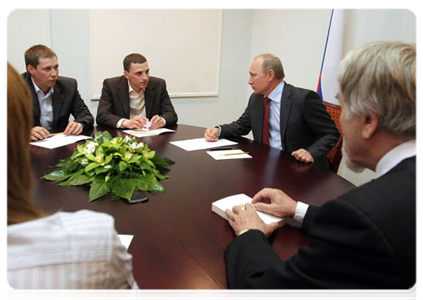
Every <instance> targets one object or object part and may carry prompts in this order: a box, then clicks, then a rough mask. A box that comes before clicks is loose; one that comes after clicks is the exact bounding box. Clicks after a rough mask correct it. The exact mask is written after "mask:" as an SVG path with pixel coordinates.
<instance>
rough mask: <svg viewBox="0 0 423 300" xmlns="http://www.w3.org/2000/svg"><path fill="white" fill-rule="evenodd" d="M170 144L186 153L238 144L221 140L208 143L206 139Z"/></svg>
mask: <svg viewBox="0 0 423 300" xmlns="http://www.w3.org/2000/svg"><path fill="white" fill-rule="evenodd" d="M170 143H171V144H173V145H175V146H176V147H179V148H182V149H184V150H186V151H194V150H202V149H209V148H214V147H222V146H229V145H236V144H238V143H237V142H232V141H229V140H227V139H219V140H217V141H216V142H207V141H206V139H205V138H198V139H192V140H183V141H176V142H170Z"/></svg>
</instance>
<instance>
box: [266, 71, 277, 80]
mask: <svg viewBox="0 0 423 300" xmlns="http://www.w3.org/2000/svg"><path fill="white" fill-rule="evenodd" d="M267 74H268V75H269V81H272V80H273V79H275V71H274V70H269V71H267Z"/></svg>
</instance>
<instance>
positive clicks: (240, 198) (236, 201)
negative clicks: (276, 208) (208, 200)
mask: <svg viewBox="0 0 423 300" xmlns="http://www.w3.org/2000/svg"><path fill="white" fill-rule="evenodd" d="M252 200H253V199H252V198H250V197H248V196H247V195H245V194H237V195H233V196H229V197H226V198H223V199H220V200H217V201H215V202H213V203H212V211H213V212H215V213H216V214H218V215H219V216H221V217H222V218H224V219H226V220H227V219H228V217H227V216H226V213H225V210H226V209H230V210H232V208H233V207H234V206H237V205H244V204H246V203H251V201H252ZM257 214H258V215H259V216H260V218H261V219H262V220H263V222H264V223H266V224H270V223H272V222H279V223H280V224H281V225H282V224H284V222H285V219H283V218H278V217H275V216H273V215H270V214H267V213H264V212H260V211H257Z"/></svg>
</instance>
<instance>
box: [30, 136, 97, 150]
mask: <svg viewBox="0 0 423 300" xmlns="http://www.w3.org/2000/svg"><path fill="white" fill-rule="evenodd" d="M88 139H91V137H90V136H86V135H64V134H63V133H61V134H58V135H54V136H52V137H48V138H46V139H43V140H39V141H36V142H31V143H30V144H31V145H33V146H38V147H43V148H48V149H54V148H58V147H62V146H66V145H70V144H73V143H76V142H79V141H82V140H88Z"/></svg>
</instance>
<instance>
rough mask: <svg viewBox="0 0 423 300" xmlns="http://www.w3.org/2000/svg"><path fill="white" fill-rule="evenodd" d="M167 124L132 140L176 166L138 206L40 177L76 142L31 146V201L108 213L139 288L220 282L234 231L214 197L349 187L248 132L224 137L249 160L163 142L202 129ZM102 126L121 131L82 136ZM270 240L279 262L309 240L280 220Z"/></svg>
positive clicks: (309, 198) (320, 195) (301, 195)
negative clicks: (126, 239) (128, 238)
mask: <svg viewBox="0 0 423 300" xmlns="http://www.w3.org/2000/svg"><path fill="white" fill-rule="evenodd" d="M171 129H174V130H176V132H175V133H164V134H161V135H159V136H151V137H145V138H140V139H139V140H142V141H143V142H145V143H147V144H148V145H149V147H150V149H152V150H155V151H156V153H157V154H158V155H161V156H164V157H168V158H170V159H172V160H173V161H175V164H174V165H172V166H171V167H170V168H169V171H168V172H166V173H165V174H166V175H169V176H170V178H169V179H166V180H162V181H161V183H162V185H163V187H164V188H165V192H164V193H158V192H155V193H149V192H146V194H147V196H148V197H149V201H148V202H145V203H137V204H128V203H127V202H126V201H124V200H115V201H112V199H111V197H110V196H109V195H106V196H104V197H103V198H101V199H99V200H97V201H94V202H91V203H88V187H81V186H79V187H59V186H57V185H56V183H54V182H49V181H46V180H43V179H39V178H40V177H41V176H42V175H43V174H44V172H45V171H47V170H48V169H49V168H50V167H51V166H53V165H55V164H57V163H58V161H59V159H63V158H66V157H69V156H70V155H71V154H72V153H73V150H74V149H75V148H76V145H77V144H72V145H68V146H64V147H60V148H56V149H52V150H49V149H44V148H40V147H36V146H31V164H32V170H33V173H34V184H33V185H34V189H33V199H34V201H35V202H36V203H37V205H38V206H39V207H40V208H41V209H43V210H44V211H46V212H49V213H52V212H55V211H58V210H62V211H70V212H72V211H77V210H80V209H89V210H93V211H99V212H104V213H108V214H110V215H112V216H113V217H114V218H115V227H116V230H117V232H118V233H119V234H130V235H134V238H133V240H132V243H131V244H130V246H129V248H128V251H129V253H131V254H132V256H133V273H134V276H135V279H136V281H137V283H138V285H139V287H140V288H142V289H225V288H227V281H226V270H225V262H224V258H223V252H224V250H225V248H226V246H227V245H228V244H229V243H230V242H231V241H232V240H233V239H234V238H235V234H234V232H233V231H232V228H231V227H230V226H229V224H228V223H227V221H226V220H224V219H223V218H221V217H220V216H218V215H217V214H215V213H213V212H212V210H211V206H212V202H213V201H216V200H219V199H222V198H224V197H227V196H231V195H235V194H239V193H244V194H246V195H248V196H250V197H253V196H254V194H256V193H257V192H258V191H260V190H261V189H262V188H264V187H272V188H279V189H282V190H284V191H285V192H286V193H287V194H288V195H290V196H291V197H293V198H294V199H296V200H299V201H303V202H305V203H310V204H314V205H321V204H323V203H324V202H326V201H328V200H330V199H333V198H335V197H337V196H339V195H341V194H343V193H345V192H347V191H349V190H351V189H352V188H353V187H354V186H353V185H352V184H351V183H350V182H348V181H347V180H345V179H343V178H341V177H340V176H338V175H336V174H334V173H332V172H330V171H326V170H323V169H321V168H320V167H318V166H314V165H307V164H303V163H300V162H297V161H295V160H294V159H293V158H291V157H290V156H289V155H287V154H285V153H283V152H281V151H280V150H277V149H274V148H270V147H268V146H265V145H262V144H260V143H256V142H254V141H251V140H249V139H247V138H235V139H231V140H233V141H235V142H237V143H238V144H237V145H234V146H233V149H242V150H244V151H249V152H250V155H251V156H252V157H253V158H252V159H234V160H220V161H216V160H214V159H213V158H212V157H211V156H209V155H208V154H207V153H206V151H207V150H198V151H190V152H188V151H185V150H183V149H181V148H179V147H176V146H174V145H172V144H170V143H169V142H170V141H179V140H185V139H193V138H199V137H203V136H204V130H205V128H201V127H195V126H188V125H176V126H174V127H171ZM104 130H107V131H109V132H110V133H111V134H112V135H113V136H124V135H126V134H125V133H124V132H123V131H121V130H116V129H109V128H102V127H95V128H93V129H91V130H90V131H88V132H86V133H84V134H85V135H92V134H93V133H94V132H96V131H104ZM80 143H84V142H80ZM269 242H270V244H271V245H272V248H273V249H274V250H275V251H276V253H277V254H278V255H279V256H280V258H281V259H283V260H286V259H288V258H290V257H291V256H293V255H294V254H295V253H296V252H298V249H299V248H300V247H302V246H307V245H308V242H309V240H308V237H307V236H305V235H303V234H302V233H301V230H300V228H298V227H294V226H284V227H282V228H280V229H278V230H277V231H276V232H275V233H274V234H273V235H272V236H271V237H270V238H269Z"/></svg>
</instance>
